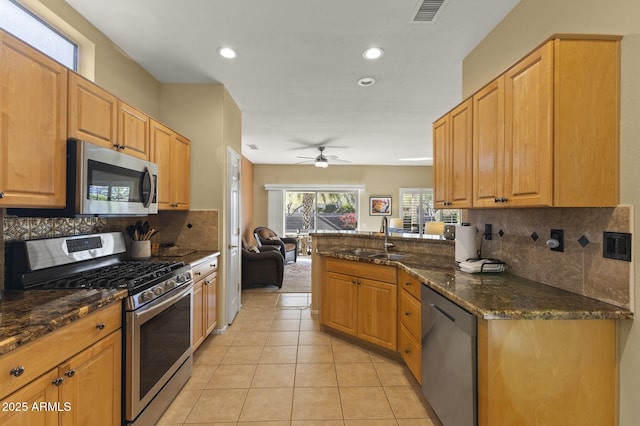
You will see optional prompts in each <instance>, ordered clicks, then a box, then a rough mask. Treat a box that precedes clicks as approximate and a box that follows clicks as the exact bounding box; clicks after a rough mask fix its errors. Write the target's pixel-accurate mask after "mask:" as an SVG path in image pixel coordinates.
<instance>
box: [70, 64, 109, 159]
mask: <svg viewBox="0 0 640 426" xmlns="http://www.w3.org/2000/svg"><path fill="white" fill-rule="evenodd" d="M68 125H69V128H68V132H69V137H70V138H73V139H78V140H83V141H87V142H91V143H94V144H97V145H101V146H104V147H106V148H114V147H115V145H116V139H117V132H118V99H117V98H116V97H115V96H113V95H112V94H110V93H109V92H107V91H106V90H104V89H102V88H100V87H98V86H97V85H95V84H94V83H92V82H90V81H89V80H87V79H85V78H83V77H81V76H80V75H78V74H76V73H74V72H69V120H68Z"/></svg>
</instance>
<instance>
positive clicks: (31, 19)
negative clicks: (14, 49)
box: [0, 0, 78, 71]
mask: <svg viewBox="0 0 640 426" xmlns="http://www.w3.org/2000/svg"><path fill="white" fill-rule="evenodd" d="M0 28H2V29H4V30H5V31H7V32H9V33H11V34H13V35H15V36H16V37H18V38H20V39H22V40H24V41H25V42H26V43H28V44H30V45H31V46H33V47H35V48H36V49H38V50H40V51H42V52H44V53H45V54H47V55H49V56H50V57H52V58H53V59H55V60H56V61H58V62H60V63H61V64H62V65H64V66H66V67H67V68H70V69H72V70H74V71H77V70H78V45H77V44H76V43H74V42H72V41H71V40H69V39H68V38H67V37H65V36H64V35H63V34H62V33H60V32H59V31H57V30H56V29H54V28H53V27H52V26H50V25H49V24H47V23H46V22H44V21H43V20H42V19H40V18H39V17H37V16H36V15H34V14H33V13H31V12H30V11H28V10H27V9H26V8H24V7H22V6H21V5H20V4H19V3H17V2H16V1H15V0H0Z"/></svg>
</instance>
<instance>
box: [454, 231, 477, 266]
mask: <svg viewBox="0 0 640 426" xmlns="http://www.w3.org/2000/svg"><path fill="white" fill-rule="evenodd" d="M455 244H456V262H464V261H465V260H467V259H473V258H476V257H478V246H477V243H476V228H475V226H456V243H455Z"/></svg>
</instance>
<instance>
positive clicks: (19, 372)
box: [9, 366, 24, 377]
mask: <svg viewBox="0 0 640 426" xmlns="http://www.w3.org/2000/svg"><path fill="white" fill-rule="evenodd" d="M22 373H24V367H23V366H20V367H16V368H12V369H11V371H9V374H11V375H12V376H13V377H20V376H22Z"/></svg>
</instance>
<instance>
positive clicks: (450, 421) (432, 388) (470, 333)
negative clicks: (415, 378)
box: [421, 284, 478, 426]
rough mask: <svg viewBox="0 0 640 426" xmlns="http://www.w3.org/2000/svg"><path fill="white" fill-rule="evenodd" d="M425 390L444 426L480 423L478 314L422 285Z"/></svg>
mask: <svg viewBox="0 0 640 426" xmlns="http://www.w3.org/2000/svg"><path fill="white" fill-rule="evenodd" d="M421 295H422V393H423V394H424V395H425V396H426V398H427V400H428V401H429V404H430V405H431V408H433V410H434V411H435V413H436V415H437V416H438V418H439V419H440V421H441V422H442V424H443V425H444V426H467V425H468V426H475V425H477V417H478V416H477V412H478V410H477V405H478V403H477V382H476V381H477V374H476V368H477V367H476V364H477V362H476V359H477V356H476V354H477V347H476V330H477V322H476V317H475V315H473V314H471V313H469V312H467V311H466V310H464V309H463V308H461V307H460V306H458V305H456V304H455V303H453V302H451V301H450V300H449V299H447V298H445V297H443V296H441V295H439V294H438V293H436V292H435V291H433V290H431V289H430V288H429V287H427V286H426V285H424V284H423V285H422V294H421Z"/></svg>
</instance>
